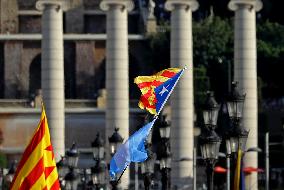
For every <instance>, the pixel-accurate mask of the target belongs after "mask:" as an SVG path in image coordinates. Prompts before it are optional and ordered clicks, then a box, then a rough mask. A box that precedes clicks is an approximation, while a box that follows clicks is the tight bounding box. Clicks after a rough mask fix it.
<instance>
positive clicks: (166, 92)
mask: <svg viewBox="0 0 284 190" xmlns="http://www.w3.org/2000/svg"><path fill="white" fill-rule="evenodd" d="M185 69H186V68H184V69H179V68H168V69H165V70H162V71H160V72H158V73H157V74H154V75H152V76H138V77H136V78H135V79H134V83H136V84H137V85H138V87H139V88H140V90H141V93H142V95H141V98H140V101H139V104H138V106H139V107H140V108H141V109H146V110H147V111H149V112H150V113H151V114H154V115H159V113H160V111H161V110H162V108H163V106H164V105H165V103H166V101H167V100H168V98H169V96H170V94H171V93H172V91H173V89H174V87H175V86H176V84H177V82H178V80H179V79H180V77H181V75H182V74H183V72H184V70H185Z"/></svg>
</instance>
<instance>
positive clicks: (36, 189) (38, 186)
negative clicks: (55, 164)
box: [30, 173, 46, 190]
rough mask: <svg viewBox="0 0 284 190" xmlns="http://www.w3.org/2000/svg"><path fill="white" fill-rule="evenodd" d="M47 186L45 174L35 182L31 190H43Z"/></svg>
mask: <svg viewBox="0 0 284 190" xmlns="http://www.w3.org/2000/svg"><path fill="white" fill-rule="evenodd" d="M45 186H46V182H45V176H44V173H42V175H41V176H40V178H39V179H38V180H37V181H36V182H35V184H34V185H33V186H32V187H31V188H30V190H42V189H43V188H44V187H45Z"/></svg>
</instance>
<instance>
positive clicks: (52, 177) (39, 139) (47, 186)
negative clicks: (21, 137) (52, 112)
mask: <svg viewBox="0 0 284 190" xmlns="http://www.w3.org/2000/svg"><path fill="white" fill-rule="evenodd" d="M10 189H11V190H27V189H37V190H58V189H60V184H59V180H58V173H57V169H56V162H55V159H54V153H53V148H52V145H51V141H50V134H49V129H48V124H47V118H46V115H45V110H44V106H43V105H42V112H41V118H40V121H39V124H38V127H37V128H36V131H35V133H34V135H33V137H32V139H31V141H30V143H29V144H28V146H27V147H26V149H25V151H24V154H23V156H22V158H21V161H20V162H19V165H18V167H17V170H16V173H15V176H14V179H13V181H12V184H11V187H10Z"/></svg>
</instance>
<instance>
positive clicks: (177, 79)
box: [156, 66, 187, 115]
mask: <svg viewBox="0 0 284 190" xmlns="http://www.w3.org/2000/svg"><path fill="white" fill-rule="evenodd" d="M186 69H187V67H186V66H185V67H184V68H183V69H182V70H181V74H180V75H179V77H178V79H177V80H176V81H175V84H174V85H173V87H172V89H171V91H170V92H169V94H168V95H167V97H166V99H165V100H164V102H163V104H162V106H161V108H160V110H159V112H158V113H157V114H156V115H159V114H160V113H161V111H162V109H163V108H164V106H165V104H166V102H167V101H168V99H169V97H170V95H171V94H172V92H173V90H174V88H175V87H176V85H177V83H178V81H179V79H180V77H181V76H182V75H183V72H184V71H185V70H186Z"/></svg>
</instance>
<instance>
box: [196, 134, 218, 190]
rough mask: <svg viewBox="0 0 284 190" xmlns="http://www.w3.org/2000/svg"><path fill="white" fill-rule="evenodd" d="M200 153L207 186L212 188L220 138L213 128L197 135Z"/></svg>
mask: <svg viewBox="0 0 284 190" xmlns="http://www.w3.org/2000/svg"><path fill="white" fill-rule="evenodd" d="M199 142H200V148H201V155H202V158H203V159H204V161H205V162H206V173H207V188H208V190H213V187H214V183H213V177H214V176H213V174H214V166H215V163H216V162H217V160H218V156H219V149H220V144H221V138H220V137H219V136H218V135H217V134H216V133H215V131H213V130H208V131H207V132H205V133H203V134H201V136H200V137H199Z"/></svg>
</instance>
